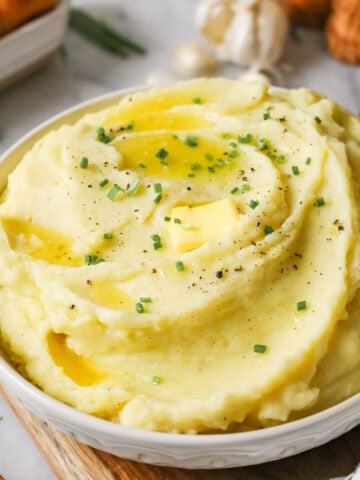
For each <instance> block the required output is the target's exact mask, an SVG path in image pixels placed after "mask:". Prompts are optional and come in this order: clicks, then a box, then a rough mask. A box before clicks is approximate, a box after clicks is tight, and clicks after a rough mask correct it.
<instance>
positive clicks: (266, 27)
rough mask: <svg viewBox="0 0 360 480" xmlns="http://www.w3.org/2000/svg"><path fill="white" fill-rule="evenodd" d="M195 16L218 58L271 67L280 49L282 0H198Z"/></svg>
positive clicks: (285, 21)
mask: <svg viewBox="0 0 360 480" xmlns="http://www.w3.org/2000/svg"><path fill="white" fill-rule="evenodd" d="M195 20H196V23H197V25H198V27H199V28H200V30H201V32H202V33H203V35H204V36H205V37H206V38H207V39H208V40H209V41H210V42H211V44H212V46H213V48H214V50H215V52H216V54H217V56H218V58H219V59H221V60H224V61H229V62H232V63H236V64H240V65H255V66H257V68H258V69H259V70H260V69H268V70H270V71H271V70H272V69H273V68H272V67H273V65H274V64H275V63H276V62H277V61H278V60H279V59H280V57H281V55H282V53H283V49H284V44H285V40H286V36H287V30H288V19H287V14H286V9H285V6H284V4H283V2H282V0H200V3H199V5H198V8H197V10H196V16H195Z"/></svg>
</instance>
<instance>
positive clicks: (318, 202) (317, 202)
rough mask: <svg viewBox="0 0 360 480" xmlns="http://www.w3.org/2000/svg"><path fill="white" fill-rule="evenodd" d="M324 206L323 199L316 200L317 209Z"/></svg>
mask: <svg viewBox="0 0 360 480" xmlns="http://www.w3.org/2000/svg"><path fill="white" fill-rule="evenodd" d="M324 205H325V200H324V199H323V197H320V198H318V199H317V200H316V206H317V207H323V206H324Z"/></svg>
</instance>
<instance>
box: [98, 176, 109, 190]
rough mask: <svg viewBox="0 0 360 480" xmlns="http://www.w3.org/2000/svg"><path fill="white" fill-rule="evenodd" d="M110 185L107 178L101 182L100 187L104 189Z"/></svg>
mask: <svg viewBox="0 0 360 480" xmlns="http://www.w3.org/2000/svg"><path fill="white" fill-rule="evenodd" d="M108 183H109V180H108V179H107V178H104V180H101V182H100V183H99V187H100V188H102V187H105V185H107V184H108Z"/></svg>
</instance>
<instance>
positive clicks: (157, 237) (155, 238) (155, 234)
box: [150, 233, 161, 242]
mask: <svg viewBox="0 0 360 480" xmlns="http://www.w3.org/2000/svg"><path fill="white" fill-rule="evenodd" d="M150 238H151V240H154V242H160V241H161V238H160V236H159V235H158V234H157V233H154V235H151V236H150Z"/></svg>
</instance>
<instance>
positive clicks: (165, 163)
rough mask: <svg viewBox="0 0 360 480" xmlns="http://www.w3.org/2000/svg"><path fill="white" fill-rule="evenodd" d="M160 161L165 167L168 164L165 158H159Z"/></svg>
mask: <svg viewBox="0 0 360 480" xmlns="http://www.w3.org/2000/svg"><path fill="white" fill-rule="evenodd" d="M160 163H161V165H164V166H165V167H166V166H167V165H169V164H168V162H167V161H166V160H160Z"/></svg>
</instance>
